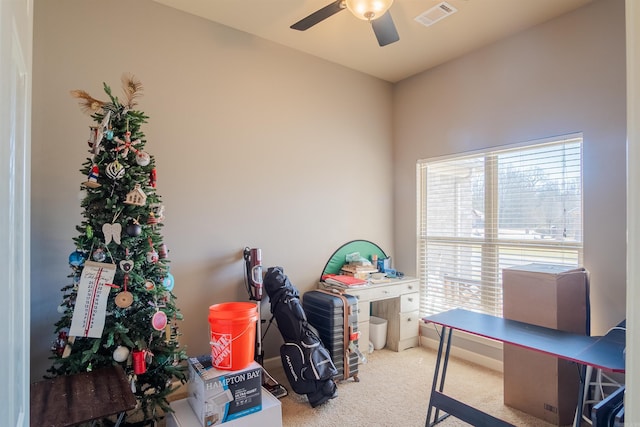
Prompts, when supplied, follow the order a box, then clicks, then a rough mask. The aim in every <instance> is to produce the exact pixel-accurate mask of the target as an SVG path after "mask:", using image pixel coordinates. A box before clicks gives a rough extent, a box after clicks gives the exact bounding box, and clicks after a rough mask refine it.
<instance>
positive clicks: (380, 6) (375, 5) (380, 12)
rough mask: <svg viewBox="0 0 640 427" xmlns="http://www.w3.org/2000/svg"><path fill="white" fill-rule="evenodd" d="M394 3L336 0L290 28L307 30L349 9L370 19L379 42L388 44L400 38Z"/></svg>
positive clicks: (359, 16) (387, 1)
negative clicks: (391, 9) (393, 17)
mask: <svg viewBox="0 0 640 427" xmlns="http://www.w3.org/2000/svg"><path fill="white" fill-rule="evenodd" d="M392 3H393V0H336V1H334V2H333V3H330V4H328V5H326V6H325V7H323V8H321V9H319V10H317V11H315V12H313V13H312V14H311V15H309V16H307V17H306V18H303V19H301V20H300V21H298V22H296V23H295V24H293V25H292V26H291V27H290V28H292V29H294V30H298V31H305V30H308V29H309V28H311V27H313V26H314V25H316V24H318V23H320V22H322V21H324V20H325V19H327V18H329V17H330V16H333V15H335V14H336V13H338V12H340V11H342V10H343V9H349V11H350V12H351V13H353V14H354V15H355V16H356V17H357V18H360V19H363V20H365V21H369V22H370V23H371V27H372V28H373V32H374V34H375V35H376V38H377V39H378V44H379V45H380V46H386V45H388V44H391V43H394V42H397V41H398V40H400V37H399V36H398V31H396V26H395V24H394V23H393V19H392V18H391V13H389V8H390V7H391V4H392Z"/></svg>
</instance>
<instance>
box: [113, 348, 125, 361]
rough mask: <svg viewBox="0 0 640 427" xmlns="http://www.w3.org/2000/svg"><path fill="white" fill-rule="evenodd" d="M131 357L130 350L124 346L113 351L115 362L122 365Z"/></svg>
mask: <svg viewBox="0 0 640 427" xmlns="http://www.w3.org/2000/svg"><path fill="white" fill-rule="evenodd" d="M128 357H129V349H128V348H127V347H125V346H123V345H119V346H118V347H116V349H115V350H113V360H115V361H116V362H118V363H122V362H124V361H125V360H127V358H128Z"/></svg>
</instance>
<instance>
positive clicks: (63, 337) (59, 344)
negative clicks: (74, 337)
mask: <svg viewBox="0 0 640 427" xmlns="http://www.w3.org/2000/svg"><path fill="white" fill-rule="evenodd" d="M67 338H68V337H67V333H66V332H65V331H60V332H59V333H58V338H57V339H56V340H55V341H54V342H53V346H51V350H52V351H53V352H55V353H56V354H57V355H58V356H59V357H62V353H63V352H64V348H65V347H66V345H67Z"/></svg>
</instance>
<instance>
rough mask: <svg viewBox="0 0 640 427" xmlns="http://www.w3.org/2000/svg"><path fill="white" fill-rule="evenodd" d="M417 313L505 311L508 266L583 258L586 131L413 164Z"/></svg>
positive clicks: (578, 261) (575, 262) (573, 262)
mask: <svg viewBox="0 0 640 427" xmlns="http://www.w3.org/2000/svg"><path fill="white" fill-rule="evenodd" d="M417 179H418V185H417V188H418V198H417V199H418V268H417V270H418V276H419V279H420V286H421V296H420V311H421V315H423V316H424V315H429V314H434V313H438V312H441V311H445V310H449V309H452V308H457V307H461V308H466V309H469V310H473V311H478V312H482V313H487V314H492V315H496V316H502V269H504V268H506V267H512V266H515V265H522V264H528V263H533V262H537V263H554V264H564V265H571V266H577V265H579V264H581V263H582V137H581V136H572V137H566V138H563V139H562V140H554V141H545V142H543V143H535V144H528V145H526V146H518V147H509V148H505V149H500V150H494V151H489V152H482V153H473V154H467V155H462V156H456V157H454V158H447V159H436V160H424V161H419V162H418V165H417Z"/></svg>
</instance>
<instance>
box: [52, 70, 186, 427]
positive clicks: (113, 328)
mask: <svg viewBox="0 0 640 427" xmlns="http://www.w3.org/2000/svg"><path fill="white" fill-rule="evenodd" d="M122 85H123V97H122V100H120V99H118V97H116V96H114V95H113V94H112V92H111V88H110V87H109V86H107V85H106V84H104V91H105V92H106V94H107V96H108V97H109V100H108V101H101V100H98V99H96V98H93V97H92V96H90V95H89V94H88V93H87V92H85V91H82V90H75V91H72V92H71V94H72V95H73V96H74V97H75V98H77V99H78V100H79V103H80V106H81V108H82V110H83V111H84V112H86V113H87V114H89V115H90V116H91V118H92V119H93V121H94V122H95V124H94V125H92V126H90V128H89V129H90V133H89V140H88V144H89V157H88V158H87V160H86V161H85V163H84V164H83V167H82V169H81V173H82V174H83V176H84V177H85V179H84V180H83V182H82V184H81V187H82V202H81V206H82V208H83V213H82V216H83V220H82V223H81V224H80V225H78V226H76V230H77V232H78V235H77V236H76V237H75V238H74V239H73V241H74V243H75V247H76V249H75V251H73V252H72V253H71V254H70V256H69V265H70V267H71V270H72V272H71V274H70V275H69V278H70V283H69V284H68V285H66V286H65V287H63V288H62V293H63V297H62V303H61V304H60V306H59V307H58V311H59V312H60V313H61V314H62V318H61V319H60V320H59V321H58V322H57V323H56V324H55V332H56V333H57V340H56V341H55V343H54V345H53V346H52V351H53V356H52V357H51V359H53V364H52V366H51V368H49V369H48V372H50V373H51V374H52V375H51V376H59V375H68V374H74V373H79V372H86V371H90V370H95V369H99V368H102V367H106V366H113V365H118V364H119V365H121V366H122V367H123V369H124V371H125V373H126V374H127V375H128V378H129V381H130V383H131V389H132V391H133V392H134V394H135V396H136V398H137V399H138V407H137V408H136V412H137V414H130V417H129V418H132V419H136V418H137V419H139V418H142V419H144V420H146V421H147V422H149V421H156V420H157V419H159V418H160V417H162V415H163V413H164V412H165V411H167V410H169V407H168V403H167V399H166V398H167V395H168V394H169V393H171V392H172V391H173V390H174V388H175V387H172V384H173V381H174V380H176V379H178V380H180V381H181V382H184V381H185V380H186V377H185V371H184V367H183V364H181V363H180V362H181V361H183V360H186V357H187V356H186V351H185V349H184V348H181V347H180V344H179V342H178V336H179V335H180V334H179V332H178V326H177V322H178V321H179V320H182V314H181V313H180V310H179V309H178V308H177V306H176V304H175V296H174V295H173V294H172V289H173V286H174V279H173V276H172V275H171V273H170V271H169V260H168V258H167V255H168V254H167V247H166V245H165V243H164V242H163V238H162V234H161V233H160V231H161V229H162V225H163V224H162V221H163V218H164V206H163V205H162V201H161V198H160V196H159V195H158V193H157V192H156V168H155V159H154V157H153V156H151V155H149V154H148V153H147V152H146V151H145V145H146V140H145V136H144V134H143V132H142V130H141V126H142V125H143V124H144V123H146V120H147V119H148V117H147V116H145V115H144V113H143V112H141V111H138V110H136V109H135V107H136V106H137V99H138V98H139V97H140V95H141V94H142V85H141V83H140V82H139V81H138V80H137V79H136V78H135V77H133V76H131V75H128V74H125V75H123V76H122Z"/></svg>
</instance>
